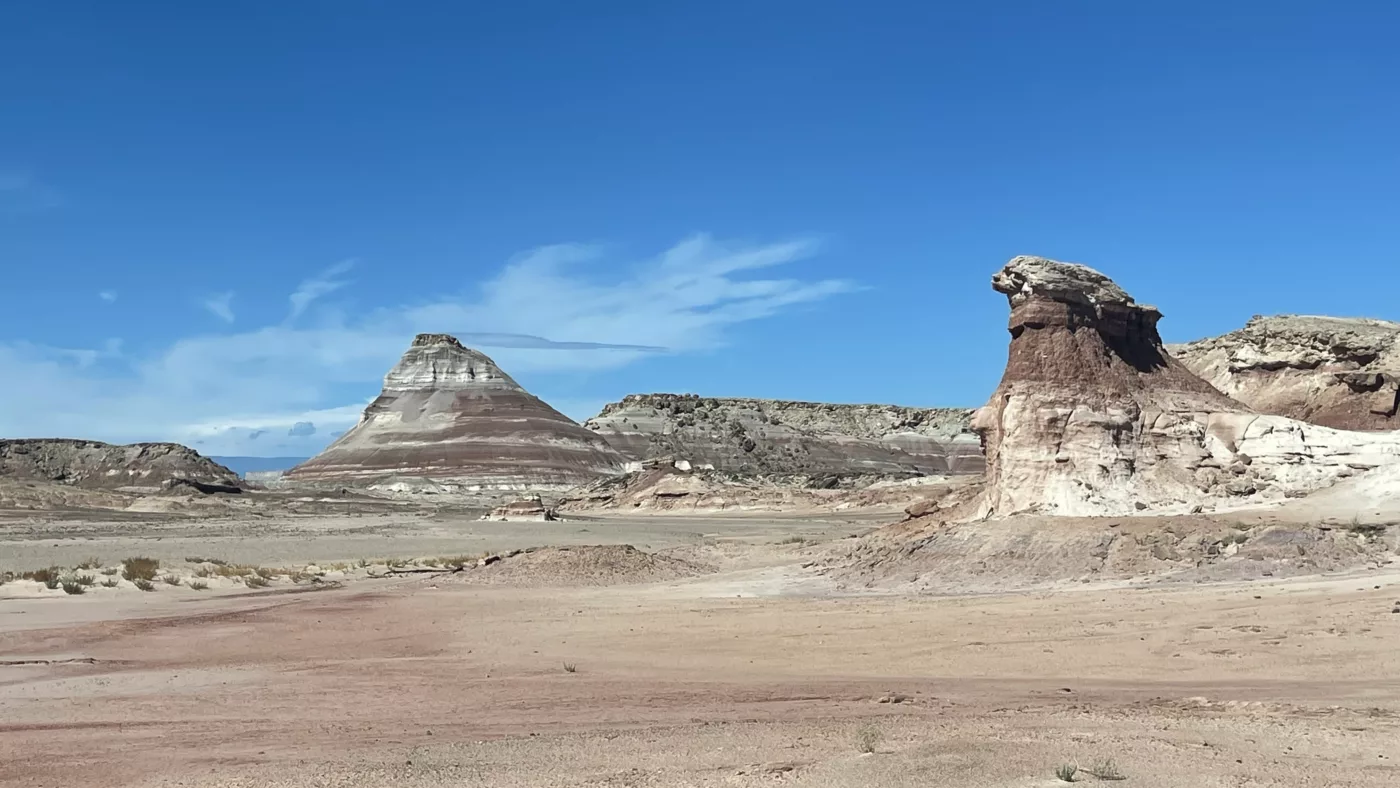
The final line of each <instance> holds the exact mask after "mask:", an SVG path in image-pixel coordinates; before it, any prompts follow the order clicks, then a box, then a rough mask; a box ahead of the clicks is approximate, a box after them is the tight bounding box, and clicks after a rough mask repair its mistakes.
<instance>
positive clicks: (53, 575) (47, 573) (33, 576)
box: [20, 566, 61, 588]
mask: <svg viewBox="0 0 1400 788" xmlns="http://www.w3.org/2000/svg"><path fill="white" fill-rule="evenodd" d="M60 571H61V570H59V568H58V567H56V566H50V567H46V568H44V569H35V570H33V571H30V572H24V573H22V574H21V575H20V577H21V578H23V579H25V580H37V581H39V582H40V583H43V584H44V585H46V586H49V588H58V583H57V580H58V576H59V573H60ZM51 581H52V582H53V585H49V583H50V582H51Z"/></svg>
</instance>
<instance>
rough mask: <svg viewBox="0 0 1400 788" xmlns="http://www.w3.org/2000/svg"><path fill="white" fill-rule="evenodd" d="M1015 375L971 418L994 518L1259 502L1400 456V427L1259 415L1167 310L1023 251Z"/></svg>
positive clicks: (1009, 271)
mask: <svg viewBox="0 0 1400 788" xmlns="http://www.w3.org/2000/svg"><path fill="white" fill-rule="evenodd" d="M992 287H993V289H995V290H996V291H998V292H1000V293H1003V294H1005V295H1006V296H1007V300H1008V302H1009V305H1010V307H1011V317H1010V323H1009V326H1008V328H1009V330H1010V334H1011V345H1010V350H1009V354H1008V358H1007V365H1006V371H1005V374H1004V376H1003V377H1002V380H1001V384H1000V385H999V386H998V388H997V390H996V392H995V393H993V395H992V397H991V399H990V401H989V402H988V403H987V404H986V405H985V406H984V407H983V408H981V409H980V410H979V411H978V412H977V414H976V416H975V417H974V419H973V427H974V429H976V430H977V431H978V433H979V434H980V435H981V436H982V439H983V444H984V449H985V453H986V458H987V485H986V492H985V497H984V499H983V502H982V507H981V513H982V514H983V515H997V516H1003V515H1009V514H1013V513H1017V512H1043V513H1047V514H1059V515H1119V514H1131V513H1134V512H1188V511H1198V510H1205V511H1211V510H1220V509H1228V508H1240V507H1244V506H1255V505H1260V504H1263V503H1268V502H1270V501H1278V500H1282V499H1284V498H1286V497H1294V496H1301V495H1306V494H1307V493H1309V492H1312V491H1314V490H1318V489H1321V488H1325V487H1328V486H1330V485H1333V484H1335V483H1336V482H1337V481H1339V480H1340V479H1344V478H1347V477H1350V476H1353V475H1355V474H1358V473H1364V472H1366V471H1369V470H1371V469H1373V468H1377V467H1380V466H1390V467H1393V466H1394V465H1395V464H1396V463H1397V461H1400V435H1395V434H1389V433H1356V432H1345V431H1340V430H1333V429H1328V428H1325V427H1320V426H1315V425H1312V424H1307V423H1304V422H1299V421H1295V420H1292V419H1288V418H1283V417H1279V416H1268V415H1260V414H1258V413H1256V412H1255V411H1253V410H1252V409H1251V408H1249V407H1248V406H1247V405H1244V404H1243V403H1240V402H1237V401H1235V400H1232V399H1230V398H1229V397H1227V396H1225V395H1224V394H1222V393H1221V392H1219V391H1218V390H1216V389H1215V388H1214V387H1212V386H1211V385H1210V384H1209V383H1207V382H1205V381H1204V380H1202V379H1201V378H1199V377H1197V376H1196V375H1195V374H1193V373H1192V372H1191V371H1190V370H1189V369H1187V368H1186V366H1184V365H1183V364H1182V363H1181V362H1179V361H1177V360H1176V359H1174V358H1172V357H1171V356H1170V355H1168V353H1167V352H1166V350H1165V348H1164V347H1163V345H1162V341H1161V338H1160V336H1159V335H1158V333H1157V321H1158V320H1159V319H1160V318H1161V316H1162V315H1161V313H1160V312H1158V311H1157V309H1156V308H1154V307H1151V306H1146V305H1143V304H1138V303H1137V302H1136V301H1134V300H1133V298H1132V297H1131V296H1130V295H1128V294H1127V293H1126V292H1124V291H1123V289H1122V288H1120V287H1118V285H1116V284H1115V283H1114V282H1113V281H1112V280H1110V279H1109V278H1108V277H1106V276H1104V275H1103V274H1101V273H1099V272H1098V271H1095V270H1093V269H1091V268H1088V267H1085V266H1082V265H1077V264H1073V263H1061V262H1056V261H1053V260H1047V259H1045V258H1040V257H1017V258H1014V259H1013V260H1011V261H1010V262H1009V263H1007V265H1006V266H1005V267H1004V268H1003V269H1002V270H1001V271H1000V272H998V273H997V274H996V275H995V276H994V277H993V278H992Z"/></svg>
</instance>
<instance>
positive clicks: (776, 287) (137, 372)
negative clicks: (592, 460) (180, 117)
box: [0, 236, 853, 456]
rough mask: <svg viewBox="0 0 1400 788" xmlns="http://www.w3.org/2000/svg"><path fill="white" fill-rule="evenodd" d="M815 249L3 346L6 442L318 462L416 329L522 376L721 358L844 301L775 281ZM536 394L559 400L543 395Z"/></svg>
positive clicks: (307, 304)
mask: <svg viewBox="0 0 1400 788" xmlns="http://www.w3.org/2000/svg"><path fill="white" fill-rule="evenodd" d="M817 251H818V248H817V245H816V244H815V243H812V242H807V241H796V242H790V243H779V244H767V245H743V244H739V245H728V244H722V243H719V242H716V241H714V240H712V239H710V238H709V237H706V236H697V237H694V238H690V239H687V240H686V241H684V242H682V243H680V244H678V245H677V246H675V247H674V248H672V249H670V250H668V251H667V252H665V253H663V254H661V255H659V256H657V257H654V258H650V259H644V260H640V261H636V262H631V263H627V262H625V261H618V260H616V259H615V257H613V256H610V255H607V254H605V251H604V250H603V249H602V248H598V247H592V246H582V245H564V246H551V247H544V248H541V249H536V250H534V251H532V252H530V253H528V254H525V255H522V256H520V257H518V258H516V259H514V260H512V261H510V262H509V263H508V264H506V265H505V266H504V267H503V268H502V269H500V270H499V272H498V273H496V274H495V275H494V276H492V277H490V278H489V279H487V280H486V281H484V282H482V283H480V284H479V285H478V286H476V287H474V288H468V289H465V290H463V291H462V292H459V293H432V294H428V296H427V297H425V298H424V299H423V300H420V301H417V302H414V303H408V304H398V305H391V306H384V307H380V308H377V309H372V310H368V311H365V312H362V313H356V314H353V315H346V314H341V313H339V312H337V311H335V310H332V309H321V310H319V312H318V314H316V315H315V319H314V320H307V321H305V322H304V324H303V322H302V321H298V322H295V323H293V322H279V323H275V324H270V325H264V326H260V327H255V328H249V329H247V330H241V331H236V332H232V333H220V334H203V335H196V336H188V337H184V338H181V339H178V340H175V341H173V342H171V343H170V344H169V345H167V346H165V347H164V348H162V349H160V350H158V351H157V352H153V353H149V354H147V355H142V356H138V357H131V356H127V355H123V354H121V353H120V352H119V351H120V348H119V347H118V348H115V350H116V351H117V354H116V355H112V354H110V353H109V354H107V355H88V356H82V355H81V353H82V352H81V351H55V350H53V349H49V348H42V347H38V346H35V345H31V344H24V343H15V342H10V343H5V342H0V379H6V380H15V379H18V380H24V381H25V382H26V384H25V385H24V386H22V387H16V386H7V387H0V435H19V434H25V435H31V436H32V435H41V436H42V435H67V436H79V437H92V438H97V439H103V440H113V441H132V440H156V439H159V440H175V441H180V442H185V443H189V444H192V445H195V446H197V447H198V448H200V449H201V450H203V451H207V452H210V453H214V454H232V455H238V454H268V453H271V454H278V455H289V456H296V455H301V454H308V453H314V452H315V451H317V450H319V448H320V447H321V446H322V445H324V443H325V442H326V441H327V439H328V437H329V436H332V435H334V434H336V433H338V432H340V431H342V430H344V429H347V428H348V427H350V426H353V425H354V424H355V422H356V421H357V420H358V418H359V415H360V412H361V410H362V409H363V408H364V406H365V405H366V404H367V402H368V398H370V397H372V396H373V395H374V394H376V393H377V391H378V385H379V381H380V380H381V379H382V377H383V375H384V373H385V372H386V371H387V370H388V369H389V367H390V366H392V364H393V363H394V361H396V360H397V359H398V357H399V356H400V355H401V354H402V353H403V351H404V349H405V348H406V347H407V345H408V342H409V340H410V339H411V338H412V336H413V335H414V334H415V333H419V332H425V331H429V332H447V333H452V334H456V335H457V336H459V337H466V341H467V342H468V344H475V345H477V346H480V347H483V348H484V349H485V350H486V352H487V353H488V354H490V355H491V356H492V357H494V358H495V359H496V360H497V361H498V362H499V363H500V364H501V365H502V366H503V367H504V368H505V369H506V370H507V371H509V372H511V373H512V374H513V375H515V376H516V377H517V378H521V377H522V376H523V377H527V378H528V377H531V376H536V380H537V381H538V380H540V379H541V378H540V377H539V376H543V375H547V374H578V373H585V372H590V373H591V372H596V371H605V370H609V369H616V368H618V367H621V366H624V365H627V364H631V363H634V362H636V361H638V360H640V359H642V358H645V357H648V356H651V355H655V354H657V353H661V352H666V353H687V352H695V351H703V350H709V349H713V348H717V347H720V346H722V345H724V344H725V343H726V342H727V341H728V339H727V332H728V330H729V329H731V328H732V327H734V326H736V325H738V324H741V323H745V322H747V321H752V320H757V319H760V318H764V317H768V316H772V315H775V314H778V313H780V312H782V311H784V310H788V309H791V308H793V307H794V306H797V305H800V304H808V303H813V302H817V301H820V300H822V299H825V298H829V297H831V296H833V295H836V294H839V293H843V292H847V291H849V290H851V289H852V288H853V285H852V284H851V283H849V282H847V281H844V280H831V279H810V278H805V277H802V276H800V275H796V276H789V277H773V276H769V275H767V274H768V272H769V271H770V270H771V269H773V268H775V267H777V266H781V265H792V264H796V263H800V262H801V261H802V260H804V259H806V258H808V257H810V256H811V255H813V254H815V253H816V252H817ZM349 270H350V265H349V264H348V263H342V264H340V265H337V266H332V267H331V268H330V269H327V271H326V272H323V273H322V274H321V275H320V276H318V277H317V278H315V279H313V280H309V281H308V282H303V283H302V284H301V285H300V286H299V287H298V288H297V289H296V293H295V294H294V300H293V301H292V311H293V314H296V315H301V314H303V313H308V312H309V311H310V310H312V309H313V308H317V309H319V308H318V307H316V306H315V301H316V299H317V298H319V297H320V296H323V295H325V294H326V293H329V292H331V291H333V290H336V289H338V288H340V287H344V286H345V285H346V284H347V282H345V280H344V279H343V278H342V277H343V276H344V274H345V273H346V272H348V271H349ZM298 294H299V295H300V298H297V297H296V296H297V295H298ZM206 306H207V305H206ZM211 311H213V310H212V309H211ZM75 353H79V354H80V355H74V354H75ZM92 353H98V351H92ZM99 360H100V361H101V362H102V363H100V364H99V363H97V362H98V361H99ZM114 368H115V369H114ZM543 380H544V382H546V383H547V381H548V378H547V377H544V378H543ZM536 387H537V388H538V386H536ZM536 393H538V394H540V395H541V396H544V397H545V398H546V399H550V397H549V392H548V391H547V390H539V391H536ZM619 393H621V392H619ZM600 404H601V403H600V402H594V401H591V400H578V399H575V400H567V401H565V402H563V403H557V404H556V407H560V408H561V409H563V410H564V411H565V412H566V413H568V414H569V415H570V416H573V417H575V418H583V417H586V416H588V415H591V412H585V410H584V408H587V409H589V410H592V409H596V406H597V405H600ZM299 422H307V423H310V424H313V425H314V426H315V433H314V434H311V435H296V434H288V433H292V432H303V433H304V432H306V429H305V428H300V429H297V428H296V425H297V424H298V423H299ZM254 433H258V435H256V436H255V435H254ZM254 441H256V444H255V443H254Z"/></svg>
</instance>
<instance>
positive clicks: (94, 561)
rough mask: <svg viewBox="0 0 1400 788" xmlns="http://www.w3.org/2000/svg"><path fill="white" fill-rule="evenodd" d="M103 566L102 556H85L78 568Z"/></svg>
mask: <svg viewBox="0 0 1400 788" xmlns="http://www.w3.org/2000/svg"><path fill="white" fill-rule="evenodd" d="M101 566H102V559H101V558H85V559H83V562H82V563H80V564H78V566H77V568H78V569H97V568H99V567H101Z"/></svg>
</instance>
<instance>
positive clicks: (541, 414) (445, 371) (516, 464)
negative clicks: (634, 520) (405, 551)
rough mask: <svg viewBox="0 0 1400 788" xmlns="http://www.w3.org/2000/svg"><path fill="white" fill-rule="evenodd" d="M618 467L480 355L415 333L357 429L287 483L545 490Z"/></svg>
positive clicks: (589, 436)
mask: <svg viewBox="0 0 1400 788" xmlns="http://www.w3.org/2000/svg"><path fill="white" fill-rule="evenodd" d="M621 464H622V458H621V457H620V456H619V455H618V453H617V451H616V450H614V449H613V448H612V447H611V446H609V445H608V443H607V442H606V441H604V440H603V439H602V438H600V437H599V436H597V435H595V434H594V433H592V432H590V431H588V430H586V429H584V428H583V427H580V426H579V425H578V424H575V423H574V422H573V421H571V420H570V419H569V418H568V417H567V416H565V415H564V414H562V413H560V412H559V411H557V410H555V409H554V408H551V407H550V406H549V405H547V404H545V403H544V402H543V401H541V400H540V399H539V398H538V397H535V396H534V395H532V394H530V393H529V392H528V391H526V390H525V389H523V388H521V386H520V384H518V383H516V382H515V381H514V380H512V379H511V377H510V376H509V375H507V374H506V373H505V372H503V371H502V370H501V368H500V367H498V366H496V363H495V362H494V361H492V360H491V359H490V358H488V357H487V356H486V355H485V354H482V353H480V352H478V351H475V350H472V349H471V348H467V347H464V346H463V345H462V343H460V342H458V341H457V340H456V339H455V338H454V337H451V336H448V335H446V334H419V335H418V336H417V337H416V338H415V339H414V340H413V345H412V346H411V347H410V348H409V349H408V352H406V353H404V355H403V358H402V359H400V360H399V363H398V364H396V365H394V368H393V369H391V370H389V374H388V375H386V376H385V378H384V390H383V391H382V392H381V393H380V395H379V397H378V398H377V399H375V400H374V402H372V403H370V405H369V407H367V408H365V412H364V415H363V416H362V417H361V418H360V423H359V424H358V425H356V426H355V427H354V428H353V429H351V430H349V431H348V432H346V433H345V434H344V435H342V436H341V437H340V438H339V439H337V440H336V441H335V443H332V444H331V445H330V446H328V447H327V448H326V450H325V451H323V452H321V453H320V454H318V455H316V456H315V457H312V458H311V459H310V460H307V461H306V462H304V463H302V464H301V465H298V466H297V467H295V468H293V469H292V470H290V471H288V472H287V473H286V475H285V477H284V478H286V479H288V480H292V481H301V482H323V481H335V482H341V483H345V482H357V483H368V482H376V481H388V480H390V479H397V480H400V482H401V483H402V481H403V480H414V479H423V480H432V483H433V485H434V489H443V484H444V483H447V485H448V486H449V487H451V488H453V489H461V490H464V491H489V490H523V489H542V490H549V489H567V488H569V487H572V486H574V485H577V484H582V483H586V482H590V481H593V480H595V479H597V478H598V477H600V476H606V475H609V474H614V473H618V472H620V470H621Z"/></svg>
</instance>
